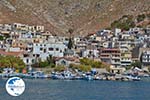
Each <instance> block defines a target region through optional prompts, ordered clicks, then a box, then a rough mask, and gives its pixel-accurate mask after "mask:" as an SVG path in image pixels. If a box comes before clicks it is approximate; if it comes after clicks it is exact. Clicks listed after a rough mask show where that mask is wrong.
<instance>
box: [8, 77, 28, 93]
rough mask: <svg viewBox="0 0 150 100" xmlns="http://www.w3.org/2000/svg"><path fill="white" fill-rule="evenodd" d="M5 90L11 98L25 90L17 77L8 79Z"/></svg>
mask: <svg viewBox="0 0 150 100" xmlns="http://www.w3.org/2000/svg"><path fill="white" fill-rule="evenodd" d="M6 90H7V92H8V93H9V94H10V95H11V96H20V95H21V94H22V93H23V92H24V90H25V83H24V81H23V80H22V79H21V78H19V77H12V78H9V79H8V81H7V83H6Z"/></svg>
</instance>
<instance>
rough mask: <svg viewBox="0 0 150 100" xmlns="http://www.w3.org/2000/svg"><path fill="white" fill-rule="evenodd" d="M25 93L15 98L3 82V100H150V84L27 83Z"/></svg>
mask: <svg viewBox="0 0 150 100" xmlns="http://www.w3.org/2000/svg"><path fill="white" fill-rule="evenodd" d="M24 81H25V84H26V90H25V92H24V93H23V94H22V95H21V96H19V97H12V96H10V95H8V94H7V92H6V90H5V83H6V80H2V79H0V100H150V81H139V82H117V81H81V80H72V81H63V80H40V79H37V80H30V79H28V80H27V79H26V80H24Z"/></svg>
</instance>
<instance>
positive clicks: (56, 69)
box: [54, 65, 66, 72]
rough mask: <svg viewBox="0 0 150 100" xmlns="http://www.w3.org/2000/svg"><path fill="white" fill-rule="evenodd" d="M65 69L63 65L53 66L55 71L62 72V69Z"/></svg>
mask: <svg viewBox="0 0 150 100" xmlns="http://www.w3.org/2000/svg"><path fill="white" fill-rule="evenodd" d="M65 69H66V67H65V66H62V65H58V66H56V67H55V68H54V71H56V72H62V71H64V70H65Z"/></svg>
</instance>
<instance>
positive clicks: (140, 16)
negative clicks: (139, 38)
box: [137, 14, 146, 22]
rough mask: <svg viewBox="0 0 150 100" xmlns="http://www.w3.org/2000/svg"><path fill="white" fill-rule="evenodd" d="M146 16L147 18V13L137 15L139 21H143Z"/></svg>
mask: <svg viewBox="0 0 150 100" xmlns="http://www.w3.org/2000/svg"><path fill="white" fill-rule="evenodd" d="M145 18H146V15H145V14H141V15H138V16H137V21H138V22H141V21H143V20H144V19H145Z"/></svg>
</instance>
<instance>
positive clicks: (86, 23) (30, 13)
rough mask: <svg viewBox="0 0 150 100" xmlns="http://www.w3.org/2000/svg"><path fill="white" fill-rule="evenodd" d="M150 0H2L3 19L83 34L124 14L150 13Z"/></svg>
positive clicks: (53, 31)
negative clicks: (71, 30)
mask: <svg viewBox="0 0 150 100" xmlns="http://www.w3.org/2000/svg"><path fill="white" fill-rule="evenodd" d="M149 11H150V0H0V23H14V22H18V23H25V24H29V25H32V24H39V25H44V26H45V27H46V30H49V31H51V32H52V33H54V34H58V35H62V34H67V33H68V29H73V30H74V34H77V35H79V34H80V35H84V34H87V33H91V32H95V31H97V30H99V29H102V28H107V27H109V26H110V24H111V23H112V22H113V21H114V20H117V19H119V18H121V17H122V16H123V15H128V14H130V15H133V16H137V15H139V14H142V13H149Z"/></svg>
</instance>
